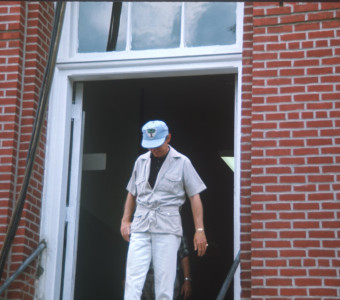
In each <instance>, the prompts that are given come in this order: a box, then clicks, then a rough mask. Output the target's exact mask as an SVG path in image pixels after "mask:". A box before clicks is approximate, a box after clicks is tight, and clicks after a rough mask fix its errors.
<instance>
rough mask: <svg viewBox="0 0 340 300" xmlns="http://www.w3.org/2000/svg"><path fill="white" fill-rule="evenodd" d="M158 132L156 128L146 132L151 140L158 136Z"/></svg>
mask: <svg viewBox="0 0 340 300" xmlns="http://www.w3.org/2000/svg"><path fill="white" fill-rule="evenodd" d="M156 132H157V130H156V129H155V128H149V129H147V130H146V133H147V135H148V136H149V138H150V139H153V138H154V137H155V135H156Z"/></svg>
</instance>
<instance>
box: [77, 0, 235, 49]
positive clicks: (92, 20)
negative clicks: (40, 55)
mask: <svg viewBox="0 0 340 300" xmlns="http://www.w3.org/2000/svg"><path fill="white" fill-rule="evenodd" d="M236 9H237V4H236V3H232V2H182V3H181V2H80V3H79V21H78V46H77V52H78V53H91V52H132V51H142V50H154V49H188V48H198V47H211V46H230V45H234V44H236V39H237V34H236Z"/></svg>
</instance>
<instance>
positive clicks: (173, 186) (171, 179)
mask: <svg viewBox="0 0 340 300" xmlns="http://www.w3.org/2000/svg"><path fill="white" fill-rule="evenodd" d="M159 188H160V190H162V191H164V192H167V193H171V194H176V195H178V194H182V191H183V183H182V177H181V176H179V175H176V174H171V173H170V174H165V175H164V177H163V179H162V180H161V182H160V185H159Z"/></svg>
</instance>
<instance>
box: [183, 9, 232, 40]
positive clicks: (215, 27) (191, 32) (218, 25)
mask: <svg viewBox="0 0 340 300" xmlns="http://www.w3.org/2000/svg"><path fill="white" fill-rule="evenodd" d="M185 42H186V45H187V46H188V47H197V46H211V45H230V44H234V43H235V42H236V3H231V2H221V3H220V2H216V3H213V2H210V3H207V2H205V3H202V2H196V3H195V2H188V3H186V9H185Z"/></svg>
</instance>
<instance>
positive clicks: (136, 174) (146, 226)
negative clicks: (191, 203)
mask: <svg viewBox="0 0 340 300" xmlns="http://www.w3.org/2000/svg"><path fill="white" fill-rule="evenodd" d="M150 162H151V158H150V151H149V152H147V153H145V154H143V155H141V156H139V157H138V159H137V160H136V162H135V166H134V169H133V172H132V175H131V178H130V181H129V183H128V185H127V190H128V191H129V192H130V193H131V194H132V195H133V196H135V197H136V203H137V207H136V211H135V214H134V218H133V221H132V224H131V232H153V233H171V234H175V235H179V236H181V235H182V223H181V217H180V214H179V207H180V206H182V205H183V203H184V201H185V198H186V195H187V196H188V197H191V196H194V195H196V194H199V193H200V192H202V191H203V190H205V189H206V186H205V184H204V183H203V181H202V180H201V178H200V177H199V175H198V174H197V172H196V170H195V169H194V167H193V166H192V164H191V162H190V160H189V159H188V158H187V157H186V156H185V155H183V154H181V153H179V152H177V151H176V150H175V149H174V148H172V147H170V150H169V153H168V155H167V157H166V159H165V161H164V163H163V165H162V167H161V169H160V170H159V173H158V176H157V179H156V182H155V185H154V187H153V188H151V186H150V184H149V182H148V178H149V174H150Z"/></svg>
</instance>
